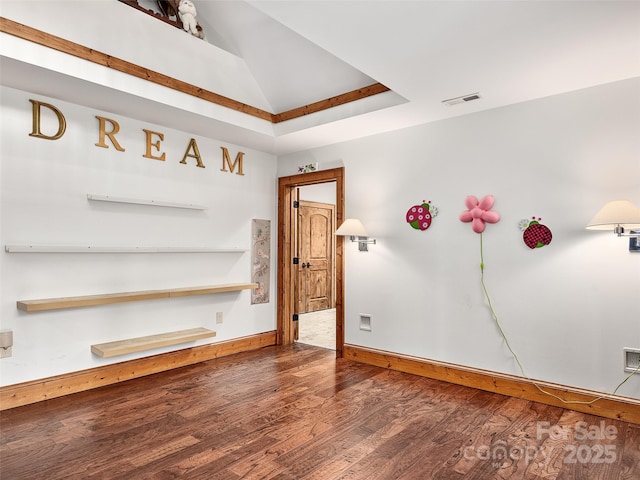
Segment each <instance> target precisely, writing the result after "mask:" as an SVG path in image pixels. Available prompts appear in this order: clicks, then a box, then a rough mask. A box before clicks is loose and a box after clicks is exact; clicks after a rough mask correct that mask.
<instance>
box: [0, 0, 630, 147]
mask: <svg viewBox="0 0 640 480" xmlns="http://www.w3.org/2000/svg"><path fill="white" fill-rule="evenodd" d="M110 1H111V2H112V1H113V0H110ZM144 1H145V2H147V3H148V2H151V3H153V2H152V0H144ZM14 3H17V4H19V3H21V2H14ZM58 3H59V4H65V3H66V4H69V3H73V2H58ZM82 3H83V4H84V6H85V7H83V8H86V9H89V8H90V7H89V6H87V5H91V4H92V3H93V4H98V3H102V4H103V5H105V0H103V1H102V2H100V1H99V0H93V2H82ZM143 3H144V2H143V1H142V0H141V1H140V4H143ZM194 3H195V4H196V7H197V9H198V20H199V21H200V23H202V25H203V26H204V28H205V32H206V34H207V41H208V42H209V43H212V44H214V45H216V46H218V47H220V48H222V49H224V50H227V51H228V52H231V53H232V54H234V55H236V56H237V57H240V58H242V59H243V60H244V62H245V63H246V66H247V69H248V71H249V72H251V75H253V77H254V79H255V83H256V84H257V85H258V86H259V89H260V90H261V92H262V95H263V96H264V98H265V99H266V102H267V103H268V105H269V106H270V107H271V109H272V110H271V112H272V113H280V112H282V111H286V110H289V109H292V108H295V107H299V106H303V105H307V104H310V103H313V102H316V101H319V100H323V99H326V98H328V97H331V96H335V95H338V94H340V93H345V92H348V91H352V90H354V89H357V88H360V87H363V86H366V85H369V84H371V83H375V82H379V83H382V84H384V85H385V86H387V87H389V88H390V89H391V90H392V92H389V93H384V94H380V95H377V96H375V98H374V97H371V98H369V99H365V100H360V101H358V102H354V103H353V104H349V105H344V106H341V107H336V108H333V109H330V110H328V111H324V112H320V113H316V114H311V115H308V116H306V117H303V118H299V119H295V120H290V121H287V122H282V123H279V124H275V125H273V126H271V125H269V126H268V128H267V127H266V126H264V125H258V126H256V125H257V123H256V119H255V118H248V117H249V116H246V117H247V119H246V121H245V120H243V119H240V120H238V119H237V117H238V116H240V117H242V115H239V114H238V115H236V116H235V117H234V119H233V121H227V119H226V118H223V117H221V116H216V112H217V111H219V110H215V109H213V112H214V113H213V114H211V115H210V116H208V114H207V113H206V112H205V111H204V110H202V111H199V112H195V111H194V110H190V109H187V108H184V109H181V108H173V107H172V109H170V110H171V114H170V115H168V114H166V113H167V112H166V111H165V114H164V117H165V118H166V122H167V125H169V126H172V125H170V123H171V122H172V121H174V120H175V123H176V128H178V129H181V130H187V131H190V132H192V133H194V134H199V133H203V134H205V133H206V134H210V132H211V131H215V132H216V135H217V136H218V137H220V138H219V139H220V140H225V141H230V142H233V143H236V144H239V145H243V146H245V147H247V148H256V149H258V150H263V151H267V152H272V153H276V154H286V153H289V152H294V151H299V150H303V149H309V148H313V147H318V146H322V145H328V144H332V143H336V142H339V141H344V140H350V139H355V138H360V137H364V136H368V135H372V134H376V133H381V132H386V131H392V130H396V129H400V128H404V127H408V126H413V125H419V124H423V123H427V122H433V121H437V120H441V119H445V118H449V117H453V116H458V115H466V114H470V113H474V112H477V111H480V110H485V109H491V108H497V107H501V106H505V105H510V104H514V103H518V102H524V101H529V100H533V99H537V98H542V97H546V96H550V95H556V94H560V93H565V92H568V91H572V90H578V89H582V88H588V87H592V86H595V85H599V84H605V83H609V82H615V81H618V80H623V79H627V78H632V77H640V2H637V1H623V2H616V1H584V2H583V1H519V0H512V1H483V0H476V1H454V0H448V1H426V0H423V1H408V2H405V1H391V0H375V1H370V0H360V1H358V0H347V1H343V0H331V1H249V2H245V1H241V0H235V1H214V0H194ZM46 4H48V5H51V4H50V3H49V2H46ZM107 4H109V3H108V2H107ZM0 5H2V6H3V7H4V9H3V10H4V11H7V12H10V10H9V9H8V8H7V7H5V5H7V6H8V5H9V2H8V1H7V0H0ZM23 5H24V4H23ZM110 5H115V6H120V5H122V4H119V3H115V4H110ZM120 10H126V11H127V12H129V11H130V12H131V16H132V17H135V16H137V17H136V18H135V21H136V22H138V17H140V16H141V17H140V20H143V19H144V21H145V22H147V19H149V18H150V17H146V16H145V15H143V14H140V12H137V11H136V10H134V9H131V8H129V7H126V8H125V9H122V8H121V9H120ZM34 13H35V12H34ZM3 15H4V13H3ZM94 17H95V15H94ZM149 21H150V20H149ZM143 23H144V22H141V23H140V25H143ZM151 23H155V22H153V21H151ZM86 28H87V27H85V30H86ZM154 28H155V27H154ZM163 31H165V32H166V29H164V30H163ZM52 33H54V34H55V33H56V32H52ZM116 33H117V32H116ZM145 33H147V35H148V32H145ZM58 34H59V33H58ZM120 34H124V32H120ZM59 35H60V34H59ZM145 39H146V37H145V36H144V35H141V36H140V42H142V41H144V40H145ZM103 44H104V45H108V44H109V42H107V41H106V40H105V41H104V42H103ZM107 53H110V52H107ZM17 57H18V56H16V58H17ZM13 58H14V57H12V55H9V54H5V55H3V58H2V61H3V63H2V72H1V73H2V83H3V84H5V85H8V86H15V87H16V88H24V89H29V88H33V89H37V90H33V91H37V92H39V93H42V94H48V95H51V96H54V97H56V98H61V99H74V98H76V97H77V96H78V95H79V92H81V93H82V94H83V95H84V97H83V98H86V99H87V101H88V102H90V99H94V100H93V101H95V102H98V101H101V102H103V103H104V104H97V103H96V105H92V104H91V103H87V106H94V107H96V108H103V106H109V107H110V108H112V109H113V110H116V109H117V110H118V112H116V113H121V114H123V115H130V116H132V117H133V118H141V119H144V120H153V119H156V120H157V119H158V118H161V116H162V115H163V113H162V112H163V110H162V105H159V104H155V103H154V101H153V100H152V99H147V98H144V96H143V95H141V94H135V95H132V94H131V93H128V94H127V93H124V92H119V91H118V90H117V89H115V88H114V89H107V90H105V87H104V86H99V85H97V86H95V85H93V84H92V83H91V82H89V81H84V80H82V79H80V78H69V77H65V76H64V75H62V74H61V73H60V72H54V71H46V70H43V69H42V68H39V67H33V66H31V65H28V64H25V63H24V61H23V60H20V59H15V60H14V59H13ZM154 61H158V59H154ZM166 61H167V63H171V61H172V60H171V59H167V60H166ZM143 66H144V65H143ZM198 68H200V69H204V73H206V74H209V75H211V76H214V75H218V76H219V75H221V74H224V75H228V74H227V72H219V71H217V70H216V65H215V64H213V62H211V64H208V63H207V62H200V63H199V65H198ZM51 70H54V69H51ZM238 84H241V82H238ZM65 89H67V90H68V91H67V92H65V91H64V90H65ZM94 89H96V90H94ZM474 92H480V95H481V99H480V100H477V101H474V102H469V103H464V104H461V105H457V106H453V107H450V106H446V105H444V104H443V103H442V100H445V99H448V98H452V97H457V96H461V95H466V94H469V93H474ZM217 93H223V92H217ZM638 94H639V95H640V92H638ZM71 101H73V100H71ZM127 108H128V109H129V110H130V111H127ZM165 110H166V109H165ZM145 115H146V117H145ZM263 122H264V123H268V122H266V121H263ZM222 137H224V138H222Z"/></svg>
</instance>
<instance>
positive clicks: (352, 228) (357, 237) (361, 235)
mask: <svg viewBox="0 0 640 480" xmlns="http://www.w3.org/2000/svg"><path fill="white" fill-rule="evenodd" d="M336 235H337V236H340V237H350V239H351V241H352V242H358V250H360V251H361V252H368V251H369V248H368V247H367V245H368V244H371V243H372V244H374V245H375V244H376V239H375V238H369V234H368V233H367V230H366V229H365V228H364V225H362V222H361V221H360V220H358V219H357V218H347V219H346V220H345V221H344V222H342V225H340V227H339V228H338V229H337V230H336Z"/></svg>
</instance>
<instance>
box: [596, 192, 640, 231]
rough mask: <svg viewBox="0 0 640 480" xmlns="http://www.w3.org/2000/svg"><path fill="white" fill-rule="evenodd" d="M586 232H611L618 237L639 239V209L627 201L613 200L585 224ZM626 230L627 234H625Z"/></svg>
mask: <svg viewBox="0 0 640 480" xmlns="http://www.w3.org/2000/svg"><path fill="white" fill-rule="evenodd" d="M586 228H587V230H611V231H613V233H615V234H616V235H617V236H619V237H632V238H633V239H636V241H637V239H638V238H640V233H638V232H635V231H634V230H640V208H638V207H636V206H635V205H634V204H633V203H631V202H630V201H629V200H614V201H612V202H607V203H606V204H605V205H604V207H602V208H601V209H600V211H598V213H596V215H595V216H594V217H593V218H592V219H591V220H590V221H589V223H588V224H587V227H586ZM625 230H628V231H629V233H625Z"/></svg>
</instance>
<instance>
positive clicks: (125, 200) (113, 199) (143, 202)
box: [87, 193, 207, 210]
mask: <svg viewBox="0 0 640 480" xmlns="http://www.w3.org/2000/svg"><path fill="white" fill-rule="evenodd" d="M87 199H88V200H93V201H96V202H115V203H132V204H136V205H151V206H154V207H171V208H188V209H191V210H206V209H207V207H205V206H204V205H196V204H194V203H177V202H165V201H162V200H145V199H142V198H125V197H114V196H111V195H96V194H94V193H87Z"/></svg>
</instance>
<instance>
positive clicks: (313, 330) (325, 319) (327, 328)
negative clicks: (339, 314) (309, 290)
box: [298, 308, 336, 350]
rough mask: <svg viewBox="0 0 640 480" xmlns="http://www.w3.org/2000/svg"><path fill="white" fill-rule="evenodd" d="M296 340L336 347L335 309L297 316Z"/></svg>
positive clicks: (319, 345)
mask: <svg viewBox="0 0 640 480" xmlns="http://www.w3.org/2000/svg"><path fill="white" fill-rule="evenodd" d="M298 328H299V331H298V342H299V343H306V344H307V345H314V346H316V347H323V348H329V349H331V350H335V349H336V309H335V308H330V309H328V310H318V311H317V312H310V313H303V314H301V315H300V316H299V318H298Z"/></svg>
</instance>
